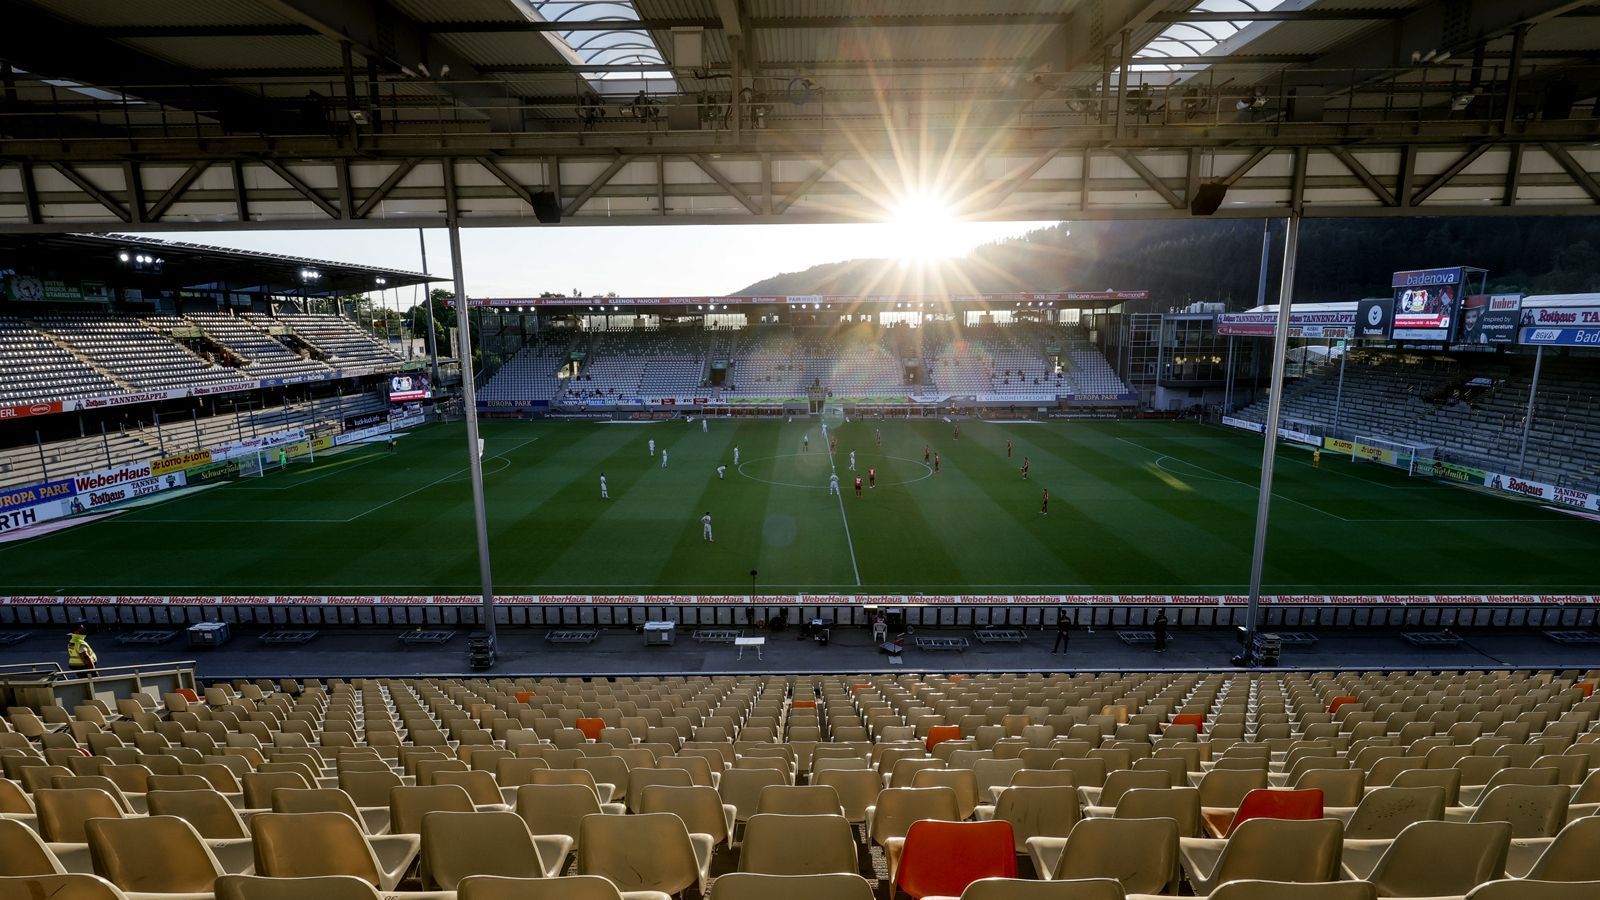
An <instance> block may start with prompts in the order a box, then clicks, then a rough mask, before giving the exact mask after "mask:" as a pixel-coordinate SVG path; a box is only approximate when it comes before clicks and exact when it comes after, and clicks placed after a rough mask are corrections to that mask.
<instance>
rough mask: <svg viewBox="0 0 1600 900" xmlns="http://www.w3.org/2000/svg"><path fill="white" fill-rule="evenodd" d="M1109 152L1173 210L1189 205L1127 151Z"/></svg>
mask: <svg viewBox="0 0 1600 900" xmlns="http://www.w3.org/2000/svg"><path fill="white" fill-rule="evenodd" d="M1111 152H1112V153H1115V154H1116V155H1117V158H1118V159H1120V160H1122V163H1123V165H1126V166H1127V167H1128V168H1130V169H1132V170H1133V173H1134V174H1135V175H1138V176H1139V180H1140V181H1143V182H1144V183H1145V184H1148V185H1150V188H1151V190H1153V191H1155V192H1156V193H1158V194H1160V195H1161V199H1163V200H1165V201H1167V203H1168V204H1169V205H1170V206H1171V207H1172V208H1173V209H1187V208H1188V206H1189V205H1188V204H1187V203H1184V202H1183V198H1182V197H1179V196H1178V195H1177V194H1176V193H1174V192H1173V190H1172V188H1169V187H1167V183H1166V182H1165V181H1162V180H1161V179H1160V178H1157V177H1156V174H1155V173H1154V172H1152V171H1150V167H1149V166H1146V165H1145V164H1144V162H1143V161H1142V160H1140V159H1139V157H1137V156H1134V155H1133V154H1132V153H1130V152H1128V151H1127V150H1122V149H1120V148H1119V149H1115V150H1112V151H1111Z"/></svg>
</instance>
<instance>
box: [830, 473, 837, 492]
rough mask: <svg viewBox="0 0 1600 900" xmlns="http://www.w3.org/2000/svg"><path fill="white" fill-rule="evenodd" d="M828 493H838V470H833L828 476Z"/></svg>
mask: <svg viewBox="0 0 1600 900" xmlns="http://www.w3.org/2000/svg"><path fill="white" fill-rule="evenodd" d="M828 493H830V494H838V493H839V473H838V472H835V473H833V474H832V475H830V476H828Z"/></svg>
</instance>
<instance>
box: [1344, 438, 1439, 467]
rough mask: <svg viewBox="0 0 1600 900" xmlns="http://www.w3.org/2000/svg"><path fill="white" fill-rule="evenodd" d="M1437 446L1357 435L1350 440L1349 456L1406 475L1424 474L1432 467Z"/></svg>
mask: <svg viewBox="0 0 1600 900" xmlns="http://www.w3.org/2000/svg"><path fill="white" fill-rule="evenodd" d="M1437 449H1438V448H1437V447H1435V446H1434V445H1432V444H1416V443H1412V442H1410V441H1395V440H1389V439H1387V438H1381V437H1371V436H1368V437H1358V438H1356V439H1355V440H1354V441H1352V442H1351V450H1350V458H1351V459H1353V460H1356V461H1358V462H1360V461H1365V462H1375V463H1377V464H1379V465H1382V466H1389V467H1391V468H1395V469H1401V470H1403V471H1404V472H1405V473H1406V474H1407V475H1418V474H1422V475H1426V474H1427V473H1428V472H1429V471H1430V470H1431V469H1432V467H1433V461H1434V458H1435V457H1436V456H1437V455H1438V454H1437V452H1436V451H1437Z"/></svg>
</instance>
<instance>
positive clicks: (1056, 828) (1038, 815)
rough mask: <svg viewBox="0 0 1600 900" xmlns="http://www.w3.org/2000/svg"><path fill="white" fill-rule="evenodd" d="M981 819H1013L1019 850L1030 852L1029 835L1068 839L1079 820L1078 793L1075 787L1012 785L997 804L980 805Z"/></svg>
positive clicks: (1013, 829) (1012, 825)
mask: <svg viewBox="0 0 1600 900" xmlns="http://www.w3.org/2000/svg"><path fill="white" fill-rule="evenodd" d="M978 810H979V816H978V818H979V819H984V820H990V819H992V820H998V821H1002V822H1010V823H1011V836H1012V839H1013V840H1014V841H1015V842H1016V850H1017V853H1018V854H1024V853H1027V852H1028V838H1034V837H1043V838H1060V839H1063V840H1064V839H1065V838H1066V837H1067V836H1068V835H1070V834H1071V833H1072V826H1074V825H1076V824H1078V794H1077V789H1076V788H1071V787H1008V788H1006V789H1005V790H1003V791H1001V792H1000V799H999V800H998V801H996V802H995V804H994V805H993V806H980V807H978Z"/></svg>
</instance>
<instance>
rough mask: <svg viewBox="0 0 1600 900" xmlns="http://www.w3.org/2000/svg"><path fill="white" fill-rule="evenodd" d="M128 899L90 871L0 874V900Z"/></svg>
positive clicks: (114, 886) (112, 885) (113, 886)
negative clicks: (48, 899) (86, 872)
mask: <svg viewBox="0 0 1600 900" xmlns="http://www.w3.org/2000/svg"><path fill="white" fill-rule="evenodd" d="M44 897H48V898H50V900H128V897H127V895H126V894H124V893H122V891H120V890H118V889H117V886H116V885H114V884H112V883H111V882H109V881H107V880H105V879H104V878H101V877H99V876H98V875H89V874H82V873H79V874H70V875H69V874H65V873H62V874H50V875H12V876H6V877H0V900H40V898H44Z"/></svg>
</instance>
